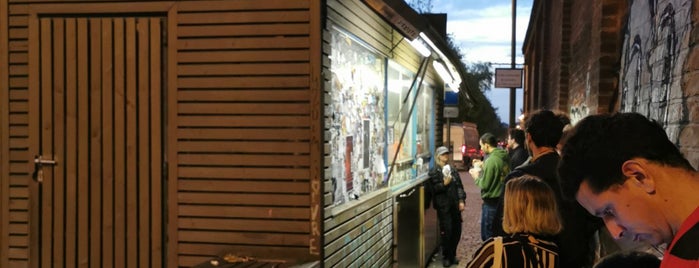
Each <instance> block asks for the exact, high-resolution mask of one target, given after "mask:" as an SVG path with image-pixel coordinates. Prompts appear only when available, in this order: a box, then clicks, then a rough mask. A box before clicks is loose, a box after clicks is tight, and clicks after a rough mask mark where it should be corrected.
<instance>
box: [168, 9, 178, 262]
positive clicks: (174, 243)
mask: <svg viewBox="0 0 699 268" xmlns="http://www.w3.org/2000/svg"><path fill="white" fill-rule="evenodd" d="M166 29H167V30H168V31H170V32H176V29H177V9H176V8H173V9H171V10H170V11H169V12H168V16H167V27H166ZM167 38H168V40H167V44H169V45H168V47H167V59H166V62H167V70H166V73H167V74H173V75H168V76H167V82H166V85H167V88H166V92H167V94H166V97H167V107H168V109H167V114H166V115H165V118H166V119H165V120H167V121H166V125H167V135H166V137H167V145H166V148H171V149H170V150H167V156H166V162H167V163H168V166H167V178H166V179H167V187H166V189H167V194H166V196H167V201H166V204H167V207H168V218H167V221H168V222H170V223H172V222H177V218H178V215H179V213H180V210H179V204H178V203H177V189H178V185H179V181H178V180H177V165H178V162H177V150H175V148H177V146H176V145H177V138H178V135H177V134H176V133H177V109H175V107H177V91H176V90H172V91H170V90H168V89H177V88H178V85H177V75H174V74H175V73H176V70H177V60H178V58H177V48H176V46H174V45H173V44H175V43H177V35H175V34H168V35H167ZM166 233H167V234H168V243H167V249H168V251H167V258H166V259H167V260H168V261H167V267H168V268H174V267H176V266H177V261H175V260H176V259H177V256H178V252H179V243H178V242H179V234H178V232H177V225H176V224H168V225H167V230H166Z"/></svg>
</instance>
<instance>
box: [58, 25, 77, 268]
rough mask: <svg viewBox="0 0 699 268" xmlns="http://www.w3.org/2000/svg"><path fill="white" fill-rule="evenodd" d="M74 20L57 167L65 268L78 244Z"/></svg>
mask: <svg viewBox="0 0 699 268" xmlns="http://www.w3.org/2000/svg"><path fill="white" fill-rule="evenodd" d="M76 27H77V25H76V20H75V19H66V89H65V91H66V93H65V95H66V119H65V120H66V121H65V137H66V139H65V148H68V149H67V150H66V151H65V153H64V155H65V157H64V159H63V161H62V163H60V165H63V166H65V170H66V172H65V176H66V208H68V209H66V238H67V239H66V244H65V252H66V256H65V263H66V267H75V266H76V264H77V263H76V259H75V257H76V248H77V241H76V239H75V237H76V234H77V223H76V215H77V214H76V213H75V209H73V208H76V207H77V206H78V204H77V200H76V194H77V184H76V178H75V176H76V173H77V171H76V166H77V165H76V161H77V156H76V154H75V150H73V149H72V148H76V143H77V133H76V131H75V130H76V124H77V118H76V116H77V112H76V106H75V105H76V103H77V101H76V93H77V81H76V74H77V73H78V69H77V52H78V47H77V40H76V38H77V33H76V30H77V29H76Z"/></svg>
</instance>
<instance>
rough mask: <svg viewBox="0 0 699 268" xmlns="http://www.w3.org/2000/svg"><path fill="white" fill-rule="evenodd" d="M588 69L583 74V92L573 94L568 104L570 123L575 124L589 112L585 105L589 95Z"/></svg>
mask: <svg viewBox="0 0 699 268" xmlns="http://www.w3.org/2000/svg"><path fill="white" fill-rule="evenodd" d="M591 89H592V88H591V85H590V71H589V70H588V72H587V73H586V74H585V92H584V93H578V94H575V95H574V96H573V98H572V101H571V105H570V111H569V114H570V123H571V124H573V125H575V123H577V122H578V121H580V120H582V119H583V118H585V117H586V116H588V115H589V114H590V108H589V107H588V106H587V101H588V98H589V97H590V90H591Z"/></svg>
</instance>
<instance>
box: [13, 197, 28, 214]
mask: <svg viewBox="0 0 699 268" xmlns="http://www.w3.org/2000/svg"><path fill="white" fill-rule="evenodd" d="M9 204H10V205H9V206H8V207H9V209H10V210H11V211H14V210H17V211H19V210H27V209H29V200H27V199H10V202H9ZM32 212H33V210H32Z"/></svg>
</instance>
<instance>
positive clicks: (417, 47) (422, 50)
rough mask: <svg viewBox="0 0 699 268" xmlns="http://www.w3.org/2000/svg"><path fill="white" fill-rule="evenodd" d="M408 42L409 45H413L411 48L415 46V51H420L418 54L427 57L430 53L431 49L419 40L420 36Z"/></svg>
mask: <svg viewBox="0 0 699 268" xmlns="http://www.w3.org/2000/svg"><path fill="white" fill-rule="evenodd" d="M408 43H410V45H411V46H413V48H415V50H417V52H420V54H421V55H422V56H423V57H429V56H431V55H432V50H430V49H429V48H427V46H425V44H424V43H423V42H422V41H420V38H415V39H414V40H412V41H409V42H408Z"/></svg>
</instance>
